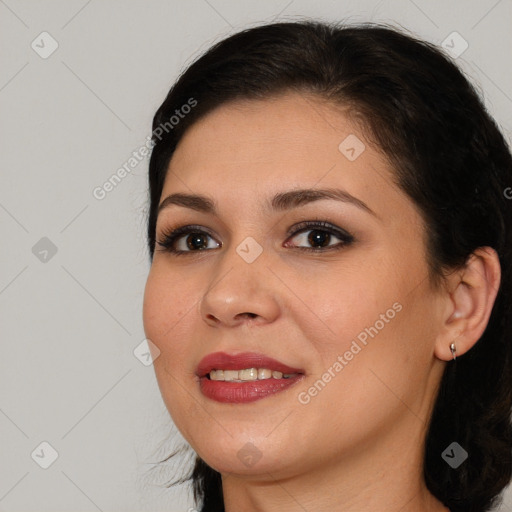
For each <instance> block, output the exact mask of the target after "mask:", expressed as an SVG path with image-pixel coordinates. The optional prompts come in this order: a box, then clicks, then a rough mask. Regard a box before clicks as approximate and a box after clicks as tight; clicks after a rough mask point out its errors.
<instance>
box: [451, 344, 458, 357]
mask: <svg viewBox="0 0 512 512" xmlns="http://www.w3.org/2000/svg"><path fill="white" fill-rule="evenodd" d="M450 350H451V351H452V357H453V360H454V361H455V359H457V356H456V355H455V353H456V352H457V349H456V348H455V343H452V344H451V345H450Z"/></svg>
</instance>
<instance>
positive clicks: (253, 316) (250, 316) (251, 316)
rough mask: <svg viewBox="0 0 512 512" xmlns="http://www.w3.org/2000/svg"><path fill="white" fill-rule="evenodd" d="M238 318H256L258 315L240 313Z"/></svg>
mask: <svg viewBox="0 0 512 512" xmlns="http://www.w3.org/2000/svg"><path fill="white" fill-rule="evenodd" d="M240 316H248V317H249V318H256V317H257V316H258V315H257V314H256V313H240Z"/></svg>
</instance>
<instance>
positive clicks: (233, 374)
mask: <svg viewBox="0 0 512 512" xmlns="http://www.w3.org/2000/svg"><path fill="white" fill-rule="evenodd" d="M209 375H210V379H211V380H223V381H225V382H247V381H251V380H265V379H271V378H274V379H289V378H291V377H295V376H296V375H297V373H284V374H283V373H282V372H277V371H272V370H269V369H268V368H246V369H244V370H212V371H211V372H210V373H209Z"/></svg>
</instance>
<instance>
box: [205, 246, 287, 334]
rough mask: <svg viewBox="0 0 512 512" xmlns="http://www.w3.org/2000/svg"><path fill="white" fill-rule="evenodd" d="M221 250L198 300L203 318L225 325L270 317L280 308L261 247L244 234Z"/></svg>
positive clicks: (263, 319)
mask: <svg viewBox="0 0 512 512" xmlns="http://www.w3.org/2000/svg"><path fill="white" fill-rule="evenodd" d="M221 251H223V253H222V255H221V256H220V257H219V260H218V262H217V264H216V266H215V271H212V278H211V281H210V283H209V286H208V288H207V290H206V292H205V294H204V296H203V298H202V300H201V305H200V307H201V315H202V317H203V319H205V321H207V322H214V323H215V324H219V323H224V324H226V325H235V324H238V323H240V322H242V321H244V320H246V319H247V318H252V319H256V318H259V319H260V321H271V320H273V319H274V318H275V317H276V315H277V314H278V309H279V308H278V304H277V301H276V296H275V293H273V292H274V291H275V290H273V284H272V273H271V272H270V271H269V269H268V268H267V264H268V259H267V258H266V254H264V251H263V247H262V246H261V245H260V244H259V243H258V242H256V240H254V239H252V238H251V237H247V238H246V239H244V240H243V241H242V242H241V243H239V244H233V245H232V246H230V247H227V248H224V249H221Z"/></svg>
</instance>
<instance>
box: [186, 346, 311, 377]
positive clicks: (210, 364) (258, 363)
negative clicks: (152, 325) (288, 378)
mask: <svg viewBox="0 0 512 512" xmlns="http://www.w3.org/2000/svg"><path fill="white" fill-rule="evenodd" d="M245 368H268V369H269V370H274V371H277V372H282V373H304V370H302V369H300V368H293V367H291V366H288V365H286V364H284V363H282V362H281V361H277V360H276V359H273V358H271V357H268V356H266V355H264V354H258V353H256V352H242V353H240V354H227V353H226V352H214V353H212V354H208V355H207V356H206V357H203V359H201V361H200V362H199V365H198V366H197V371H196V373H197V375H198V376H199V377H204V376H205V375H207V374H208V373H210V372H211V371H212V370H244V369H245Z"/></svg>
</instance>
